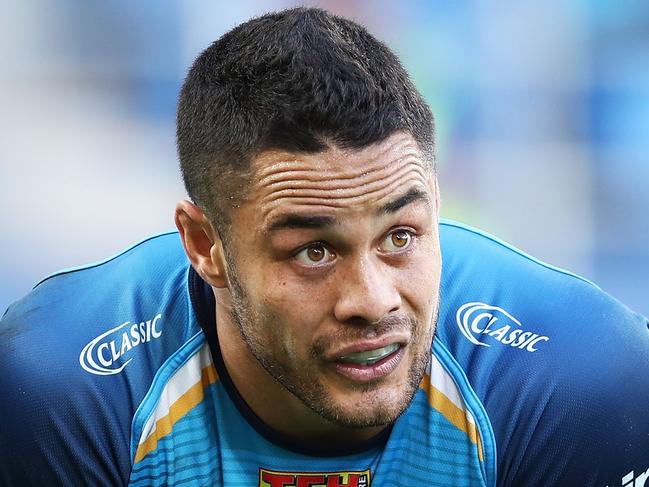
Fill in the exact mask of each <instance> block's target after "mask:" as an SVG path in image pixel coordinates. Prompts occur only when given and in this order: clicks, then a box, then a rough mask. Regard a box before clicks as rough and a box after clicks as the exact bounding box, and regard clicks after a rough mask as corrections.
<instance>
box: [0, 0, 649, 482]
mask: <svg viewBox="0 0 649 487" xmlns="http://www.w3.org/2000/svg"><path fill="white" fill-rule="evenodd" d="M432 134H433V119H432V115H431V112H430V110H429V108H428V106H427V105H426V104H425V102H424V101H423V99H422V97H421V96H420V94H419V93H418V92H417V91H416V89H415V88H414V87H413V85H412V83H411V82H410V80H409V78H408V76H407V74H406V73H405V71H404V70H403V68H402V66H401V65H400V64H399V62H398V60H397V58H396V57H395V55H394V54H393V53H392V52H391V51H390V50H389V49H388V48H386V47H385V46H384V45H383V44H381V43H380V42H378V41H377V40H376V39H374V38H373V37H372V36H371V35H369V34H368V33H367V32H366V31H365V30H364V29H363V28H362V27H360V26H358V25H357V24H355V23H353V22H350V21H348V20H345V19H342V18H338V17H335V16H333V15H330V14H328V13H327V12H324V11H321V10H315V9H303V8H299V9H293V10H287V11H284V12H280V13H276V14H269V15H265V16H263V17H260V18H257V19H254V20H251V21H249V22H247V23H244V24H242V25H240V26H238V27H236V28H235V29H233V30H232V31H231V32H229V33H227V34H225V35H224V36H223V37H221V38H220V39H219V40H218V41H216V42H215V43H214V44H213V45H212V46H210V47H209V48H208V49H207V50H206V51H205V52H203V53H202V54H201V55H200V56H199V58H198V59H197V60H196V62H195V63H194V65H193V67H192V69H191V71H190V73H189V75H188V77H187V79H186V81H185V84H184V86H183V89H182V93H181V96H180V103H179V108H178V130H177V135H178V149H179V155H180V161H181V167H182V171H183V176H184V180H185V184H186V187H187V190H188V193H189V195H190V197H191V199H192V201H191V202H190V201H183V202H181V203H179V204H178V206H177V208H176V224H177V227H178V233H177V234H176V233H172V234H165V235H160V236H157V237H153V238H150V239H148V240H146V241H144V242H141V243H139V244H137V245H135V246H134V247H132V248H130V249H128V250H126V251H124V252H123V253H122V254H120V255H118V256H116V257H114V258H112V259H109V260H107V261H104V262H102V263H99V264H95V265H92V266H88V267H84V268H81V269H77V270H73V271H67V272H64V273H60V274H56V275H54V276H51V277H49V278H47V279H46V280H44V281H43V282H41V283H40V284H39V285H37V286H36V287H35V288H34V290H33V291H32V293H31V294H30V295H28V296H27V297H26V298H24V299H23V300H21V301H19V302H17V303H15V304H14V305H12V306H11V307H10V308H9V309H8V310H7V312H6V314H5V315H4V317H3V320H2V326H1V327H0V333H2V341H1V342H0V343H1V344H2V354H0V365H1V370H2V372H3V373H2V379H1V380H0V390H1V391H2V401H1V403H0V411H1V412H2V413H3V414H2V417H3V418H5V421H4V422H3V427H2V430H1V431H2V435H1V436H0V454H1V455H2V458H3V462H2V466H1V467H0V480H1V481H2V484H3V485H21V486H22V485H31V484H34V485H49V484H61V485H134V486H135V485H138V486H139V485H183V484H186V485H226V486H233V485H240V486H251V485H259V486H272V487H280V486H282V487H287V486H304V487H306V486H328V487H332V486H358V487H361V486H363V487H367V486H370V485H371V486H373V487H376V486H395V485H462V486H464V485H466V486H474V485H475V486H478V485H479V486H495V485H499V486H548V485H566V486H575V485H596V486H606V485H610V486H613V485H616V486H618V485H624V486H625V487H628V486H632V485H633V486H635V487H639V486H641V485H644V484H645V481H646V480H647V478H649V421H648V420H647V417H646V405H647V398H648V397H649V396H648V393H647V390H648V386H649V331H648V329H647V322H646V319H644V318H642V317H640V316H638V315H636V314H634V313H632V312H631V311H629V310H628V309H627V308H625V307H624V306H623V305H621V304H620V303H619V302H617V301H615V300H614V299H612V298H611V297H609V296H608V295H606V294H605V293H604V292H602V291H601V290H600V289H599V288H597V287H596V286H595V285H593V284H591V283H589V282H587V281H585V280H583V279H581V278H579V277H577V276H574V275H571V274H568V273H566V272H564V271H561V270H558V269H555V268H552V267H550V266H547V265H545V264H543V263H541V262H539V261H536V260H534V259H533V258H531V257H529V256H527V255H525V254H522V253H521V252H519V251H517V250H515V249H513V248H512V247H510V246H508V245H507V244H505V243H503V242H500V241H498V240H496V239H495V238H493V237H490V236H488V235H486V234H483V233H480V232H478V231H476V230H473V229H469V228H467V227H464V226H462V225H460V224H456V223H452V222H444V223H441V224H440V222H439V190H438V187H437V179H436V174H435V163H434V152H435V151H434V144H433V135H432ZM183 249H184V252H183ZM442 262H443V265H442ZM189 264H191V266H190V265H189ZM433 336H435V338H434V339H433Z"/></svg>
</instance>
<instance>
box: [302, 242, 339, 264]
mask: <svg viewBox="0 0 649 487" xmlns="http://www.w3.org/2000/svg"><path fill="white" fill-rule="evenodd" d="M335 258H336V256H335V254H333V253H332V252H331V251H330V250H329V249H328V248H327V247H325V246H324V245H322V244H313V245H309V246H308V247H304V248H303V249H302V250H300V251H299V252H298V253H297V254H295V259H296V260H297V261H298V262H299V263H300V264H302V265H306V266H311V267H315V266H317V265H319V264H324V263H326V262H328V261H332V260H334V259H335Z"/></svg>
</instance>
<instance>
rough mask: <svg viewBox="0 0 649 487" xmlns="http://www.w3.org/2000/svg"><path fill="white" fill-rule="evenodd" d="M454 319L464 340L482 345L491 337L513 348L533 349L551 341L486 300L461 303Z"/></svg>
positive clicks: (531, 350)
mask: <svg viewBox="0 0 649 487" xmlns="http://www.w3.org/2000/svg"><path fill="white" fill-rule="evenodd" d="M455 321H456V322H457V326H458V327H459V328H460V331H461V332H462V334H463V335H464V336H465V337H466V338H467V340H469V341H470V342H471V343H473V344H474V345H480V346H483V347H490V346H491V344H489V343H486V342H485V341H481V340H488V339H491V340H495V341H497V342H500V343H502V344H503V345H509V346H510V347H513V348H518V349H520V350H526V351H528V352H536V351H537V350H538V348H537V347H538V346H539V344H540V343H541V342H547V341H548V340H550V337H548V336H545V335H539V334H538V333H534V332H531V331H525V327H524V326H523V324H522V323H521V322H520V321H518V320H517V319H516V318H514V317H513V316H512V315H511V314H509V313H508V312H507V311H505V310H504V309H502V308H499V307H498V306H491V305H489V304H485V303H480V302H473V303H466V304H465V305H463V306H460V308H459V309H458V310H457V313H456V315H455ZM487 337H488V338H487Z"/></svg>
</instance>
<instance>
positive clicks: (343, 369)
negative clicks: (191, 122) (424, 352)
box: [331, 342, 405, 382]
mask: <svg viewBox="0 0 649 487" xmlns="http://www.w3.org/2000/svg"><path fill="white" fill-rule="evenodd" d="M404 354H405V347H404V346H403V345H402V344H400V343H394V342H393V343H390V344H388V345H385V346H383V347H379V348H373V349H370V350H363V351H362V352H349V353H346V354H344V355H341V356H339V357H338V358H337V359H335V360H334V361H333V363H331V365H332V366H333V368H334V370H335V371H336V372H337V373H338V374H340V375H342V376H344V377H346V378H347V379H351V380H352V381H354V382H368V381H373V380H378V379H382V378H384V377H386V376H388V375H390V374H391V373H392V372H393V371H394V370H395V369H396V368H397V366H398V365H399V363H400V362H401V360H402V359H403V357H404Z"/></svg>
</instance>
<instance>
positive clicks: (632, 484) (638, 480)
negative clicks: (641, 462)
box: [606, 468, 649, 487]
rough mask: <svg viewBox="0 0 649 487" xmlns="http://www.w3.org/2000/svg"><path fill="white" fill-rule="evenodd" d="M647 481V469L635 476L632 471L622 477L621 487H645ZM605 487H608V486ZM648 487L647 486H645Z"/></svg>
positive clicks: (648, 476)
mask: <svg viewBox="0 0 649 487" xmlns="http://www.w3.org/2000/svg"><path fill="white" fill-rule="evenodd" d="M647 480H649V468H648V469H647V471H646V472H640V475H638V476H637V477H636V476H635V471H634V470H632V471H630V472H629V473H628V474H626V475H625V476H624V477H622V487H645V485H647ZM606 487H609V486H608V485H607V486H606ZM647 487H649V485H647Z"/></svg>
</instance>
